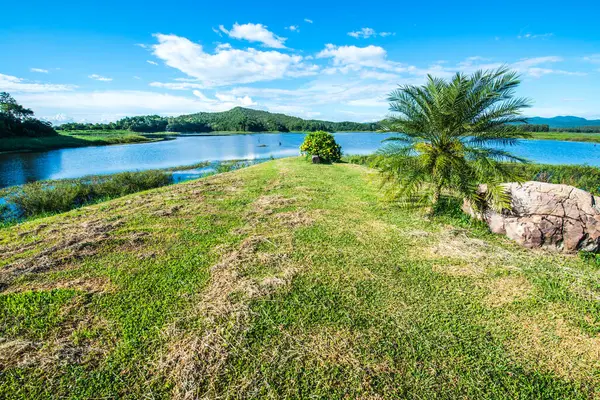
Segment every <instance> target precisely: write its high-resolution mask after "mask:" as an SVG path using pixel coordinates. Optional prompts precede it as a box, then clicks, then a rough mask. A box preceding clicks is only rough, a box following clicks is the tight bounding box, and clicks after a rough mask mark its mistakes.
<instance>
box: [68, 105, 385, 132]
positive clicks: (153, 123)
mask: <svg viewBox="0 0 600 400" xmlns="http://www.w3.org/2000/svg"><path fill="white" fill-rule="evenodd" d="M379 128H380V126H379V123H378V122H374V123H358V122H330V121H319V120H305V119H302V118H298V117H291V116H289V115H285V114H275V113H270V112H267V111H261V110H253V109H249V108H243V107H236V108H233V109H231V110H229V111H224V112H213V113H210V112H199V113H196V114H189V115H181V116H178V117H161V116H158V115H145V116H138V117H126V118H123V119H120V120H118V121H116V122H111V123H108V124H90V123H87V124H84V123H67V124H63V125H61V126H59V127H58V129H60V130H65V131H69V130H130V131H133V132H219V131H220V132H298V131H302V132H307V131H308V132H313V131H328V132H339V131H375V130H377V129H379Z"/></svg>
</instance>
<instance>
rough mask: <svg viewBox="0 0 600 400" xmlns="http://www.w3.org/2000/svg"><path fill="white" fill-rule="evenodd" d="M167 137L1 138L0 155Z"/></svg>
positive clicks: (111, 133)
mask: <svg viewBox="0 0 600 400" xmlns="http://www.w3.org/2000/svg"><path fill="white" fill-rule="evenodd" d="M167 136H168V135H167V134H140V133H135V132H130V131H69V132H60V133H59V135H58V136H47V137H38V138H33V137H16V138H2V140H0V153H2V152H10V151H46V150H54V149H61V148H68V147H85V146H106V145H111V144H130V143H145V142H153V141H160V140H165V138H167Z"/></svg>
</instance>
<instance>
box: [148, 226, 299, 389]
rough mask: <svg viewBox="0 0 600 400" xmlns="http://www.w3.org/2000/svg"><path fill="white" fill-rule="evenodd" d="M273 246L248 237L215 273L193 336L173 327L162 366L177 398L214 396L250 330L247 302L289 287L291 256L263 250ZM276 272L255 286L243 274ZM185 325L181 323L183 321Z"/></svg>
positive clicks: (193, 317)
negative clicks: (262, 267) (251, 267)
mask: <svg viewBox="0 0 600 400" xmlns="http://www.w3.org/2000/svg"><path fill="white" fill-rule="evenodd" d="M270 243H271V242H270V241H269V239H267V238H266V237H264V236H261V235H254V236H249V237H248V238H246V239H245V240H243V241H242V243H241V244H240V245H239V246H238V248H237V249H235V250H232V251H229V252H226V253H225V254H224V255H223V256H222V258H221V261H220V262H219V263H217V264H216V265H214V266H213V267H212V269H211V272H212V277H211V282H210V284H209V286H208V288H207V289H206V290H205V291H204V293H203V295H202V296H201V298H200V299H199V301H198V303H197V306H196V307H195V309H194V310H193V311H192V313H191V315H190V316H188V317H187V318H186V319H187V320H188V322H189V321H194V320H196V321H199V322H200V324H201V328H200V330H199V331H196V332H195V333H190V331H189V330H182V329H179V328H178V324H173V325H171V326H170V327H169V328H168V329H167V330H166V331H165V337H167V338H168V339H169V341H170V345H169V346H168V347H167V350H166V352H165V353H164V355H163V356H162V358H161V360H160V362H159V369H160V370H162V371H168V372H167V375H168V376H169V378H170V379H171V380H172V381H173V382H174V384H175V388H174V391H173V396H174V398H184V399H193V398H197V395H198V393H199V391H203V392H211V391H212V390H213V389H214V383H215V382H216V381H217V380H218V378H219V376H220V374H221V373H222V369H223V367H224V366H225V364H226V362H227V360H228V357H229V355H230V352H231V351H232V350H233V349H239V348H242V347H243V344H242V342H241V341H242V338H241V337H242V332H243V330H244V329H245V328H246V327H247V326H248V324H249V318H250V315H249V301H250V300H251V299H254V298H257V297H260V296H266V295H268V294H270V293H273V292H274V291H275V290H277V289H278V288H280V287H282V286H285V285H287V284H289V282H290V281H291V279H292V278H293V276H294V274H295V273H296V271H297V269H296V268H294V267H293V266H292V265H289V261H290V259H289V257H288V256H287V254H282V253H277V254H265V253H263V252H261V251H260V250H259V248H261V247H262V246H264V245H269V244H270ZM256 263H261V264H262V263H264V264H268V266H269V267H278V268H277V271H276V273H274V274H273V275H271V276H268V277H265V278H263V279H261V280H256V279H252V278H249V277H247V276H245V275H244V274H243V273H242V270H243V269H244V268H246V267H247V265H248V264H256ZM180 323H181V321H180Z"/></svg>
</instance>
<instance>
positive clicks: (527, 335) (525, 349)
mask: <svg viewBox="0 0 600 400" xmlns="http://www.w3.org/2000/svg"><path fill="white" fill-rule="evenodd" d="M511 319H512V321H513V322H514V323H515V324H516V326H517V327H518V329H517V334H516V336H515V338H514V339H513V340H512V341H511V342H510V344H509V347H510V348H511V349H512V351H513V352H514V353H516V355H517V356H518V357H523V358H524V359H525V360H529V361H530V362H531V363H532V364H534V365H536V366H539V367H542V368H543V369H546V370H549V371H552V372H554V373H556V374H557V375H559V376H562V377H565V378H567V379H577V380H581V381H584V382H594V381H595V380H596V379H597V377H598V374H599V373H600V335H598V334H596V335H593V336H590V335H587V334H585V333H583V332H582V331H581V330H580V329H579V328H577V327H575V326H572V325H570V324H569V323H567V322H566V321H565V319H564V318H563V317H562V316H561V315H560V313H558V312H557V311H556V310H547V312H542V313H538V314H537V315H536V316H512V317H511Z"/></svg>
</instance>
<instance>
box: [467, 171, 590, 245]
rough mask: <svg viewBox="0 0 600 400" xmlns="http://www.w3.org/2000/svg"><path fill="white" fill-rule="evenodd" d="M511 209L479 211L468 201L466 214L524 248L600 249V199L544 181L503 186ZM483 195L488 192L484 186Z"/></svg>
mask: <svg viewBox="0 0 600 400" xmlns="http://www.w3.org/2000/svg"><path fill="white" fill-rule="evenodd" d="M504 187H505V188H506V191H507V193H508V194H509V195H510V198H511V209H510V210H503V211H502V212H501V213H499V212H496V211H494V210H492V209H489V208H487V209H485V210H484V211H483V212H479V211H477V210H475V209H474V207H473V206H472V204H471V203H470V202H469V201H468V200H465V201H464V203H463V207H462V208H463V211H464V212H466V213H467V214H469V215H471V216H472V217H475V218H477V219H480V220H482V221H485V222H486V223H487V224H488V226H489V227H490V229H491V231H492V232H494V233H500V234H504V235H506V236H507V237H509V238H510V239H512V240H514V241H516V242H517V243H519V244H521V245H522V246H525V247H529V248H536V247H543V248H548V249H554V250H559V251H566V252H573V251H578V250H584V251H591V252H598V251H599V250H600V197H598V196H593V195H591V194H590V193H588V192H586V191H584V190H581V189H577V188H576V187H573V186H569V185H556V184H552V183H545V182H533V181H531V182H525V183H507V184H504ZM479 190H480V192H482V193H484V192H485V191H486V186H485V185H481V186H480V188H479Z"/></svg>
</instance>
